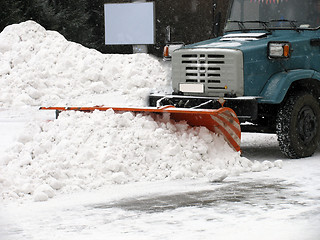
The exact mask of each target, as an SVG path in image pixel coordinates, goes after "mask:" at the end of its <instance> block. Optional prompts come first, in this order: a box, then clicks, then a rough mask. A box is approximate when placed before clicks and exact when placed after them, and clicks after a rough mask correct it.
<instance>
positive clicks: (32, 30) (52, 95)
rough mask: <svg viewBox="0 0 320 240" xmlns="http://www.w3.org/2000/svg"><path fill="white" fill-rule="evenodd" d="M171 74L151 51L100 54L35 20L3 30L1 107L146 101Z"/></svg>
mask: <svg viewBox="0 0 320 240" xmlns="http://www.w3.org/2000/svg"><path fill="white" fill-rule="evenodd" d="M167 72H168V71H167V70H166V68H165V67H164V66H163V65H161V62H159V61H158V60H157V59H155V58H153V57H152V56H150V55H147V54H135V55H114V54H112V55H111V54H109V55H108V54H101V53H100V52H98V51H96V50H93V49H88V48H85V47H83V46H82V45H80V44H77V43H73V42H69V41H67V40H66V39H65V38H64V37H63V36H62V35H61V34H59V33H57V32H54V31H46V30H45V29H44V28H43V27H42V26H40V25H39V24H37V23H35V22H33V21H27V22H24V23H21V24H16V25H11V26H8V27H6V28H5V29H4V30H3V31H2V32H1V34H0V78H1V81H0V88H1V95H0V107H11V106H15V107H16V106H40V105H46V106H49V105H63V106H64V105H76V104H77V105H88V106H89V105H92V104H95V105H103V104H105V105H108V104H109V102H108V100H109V99H108V96H106V95H110V94H111V93H115V94H117V95H122V96H124V97H125V102H126V103H127V105H137V104H138V105H143V104H145V99H146V97H147V96H148V94H149V92H150V89H151V88H155V89H160V88H161V87H163V86H165V85H166V77H167ZM99 95H100V96H101V97H100V98H97V96H99ZM122 104H123V103H122Z"/></svg>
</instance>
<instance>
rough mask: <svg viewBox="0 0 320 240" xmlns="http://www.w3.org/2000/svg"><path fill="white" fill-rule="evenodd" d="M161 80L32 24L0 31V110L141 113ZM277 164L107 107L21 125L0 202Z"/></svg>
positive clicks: (142, 60)
mask: <svg viewBox="0 0 320 240" xmlns="http://www.w3.org/2000/svg"><path fill="white" fill-rule="evenodd" d="M167 76H168V71H167V69H166V68H165V67H164V66H163V65H162V63H161V62H160V61H158V60H157V59H155V58H153V57H151V56H149V55H146V54H138V55H107V54H101V53H99V52H97V51H95V50H92V49H87V48H85V47H83V46H81V45H79V44H76V43H72V42H68V41H66V40H65V39H64V38H63V37H62V36H61V35H60V34H58V33H57V32H53V31H46V30H45V29H44V28H43V27H41V26H40V25H38V24H37V23H35V22H32V21H28V22H24V23H21V24H18V25H12V26H9V27H7V28H5V30H4V31H3V32H2V33H1V34H0V87H1V94H0V107H2V108H6V109H13V108H16V107H24V108H29V109H31V107H32V106H41V105H56V106H57V105H61V106H65V105H69V106H70V105H76V106H80V105H86V106H90V105H91V106H92V105H101V104H104V105H110V104H115V105H134V106H142V105H144V104H145V98H146V96H147V95H148V93H149V92H150V90H151V89H152V88H155V89H165V88H166V84H167V82H168V80H167V79H168V77H167ZM30 111H31V110H30ZM31 120H32V119H31ZM274 166H278V167H281V162H275V163H271V162H267V161H266V162H263V163H260V162H251V161H250V160H248V159H246V158H243V157H241V156H240V154H239V153H237V152H234V151H233V150H232V149H231V148H230V147H229V146H228V145H227V144H226V143H225V141H224V140H223V139H222V137H219V136H217V135H215V134H214V133H211V132H209V131H208V130H207V129H206V128H203V127H202V128H190V127H189V126H187V125H186V124H185V123H179V124H173V123H172V122H170V121H168V119H167V118H166V116H164V117H163V118H161V119H157V121H155V120H154V119H153V118H152V117H151V116H143V115H139V114H138V115H134V114H132V113H124V114H115V113H114V112H113V111H112V110H109V111H107V112H98V111H96V112H94V113H92V114H88V113H80V112H68V113H62V114H61V115H60V117H59V119H57V120H54V121H43V120H42V121H32V122H30V123H28V124H27V126H26V127H25V130H24V132H23V134H22V135H21V136H20V137H19V138H18V139H17V142H16V143H15V144H14V145H13V146H12V147H11V148H10V149H8V150H7V151H6V152H5V153H4V154H3V155H2V156H1V157H0V192H1V195H0V198H2V199H3V200H10V199H20V200H25V199H29V198H32V199H34V200H36V201H45V200H47V199H49V198H51V197H54V196H55V195H56V194H61V193H68V192H74V191H80V190H91V189H96V188H99V187H102V186H106V185H108V184H124V183H128V182H136V181H155V180H163V179H185V178H203V177H206V178H207V179H208V181H221V180H223V179H224V178H225V177H227V176H228V175H230V174H232V175H234V174H239V173H241V172H244V171H263V170H266V169H268V168H270V167H274Z"/></svg>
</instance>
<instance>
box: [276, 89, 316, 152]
mask: <svg viewBox="0 0 320 240" xmlns="http://www.w3.org/2000/svg"><path fill="white" fill-rule="evenodd" d="M276 133H277V136H278V142H279V146H280V150H281V152H282V153H284V154H285V155H286V156H287V157H289V158H304V157H309V156H311V155H313V154H314V152H315V151H316V150H317V148H318V146H319V142H320V106H319V102H318V101H317V99H316V98H315V97H314V96H313V95H311V94H309V93H305V92H303V93H297V94H295V95H291V96H289V97H288V99H287V100H286V101H285V102H284V104H283V105H282V106H281V107H280V109H279V111H278V115H277V121H276Z"/></svg>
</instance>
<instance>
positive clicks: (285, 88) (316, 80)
mask: <svg viewBox="0 0 320 240" xmlns="http://www.w3.org/2000/svg"><path fill="white" fill-rule="evenodd" d="M299 91H305V92H310V93H312V94H313V95H314V96H315V97H316V98H317V99H319V97H320V73H319V72H317V71H314V70H300V69H299V70H291V71H288V72H281V73H277V74H275V75H273V76H272V77H271V78H270V79H269V80H268V82H267V84H266V85H265V87H264V88H263V90H262V92H261V94H260V96H261V99H260V100H259V102H260V103H266V104H280V103H282V102H283V101H284V100H285V98H286V97H288V96H289V95H290V94H293V93H294V92H299Z"/></svg>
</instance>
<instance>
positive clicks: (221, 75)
mask: <svg viewBox="0 0 320 240" xmlns="http://www.w3.org/2000/svg"><path fill="white" fill-rule="evenodd" d="M242 62H243V60H242V53H241V52H240V51H237V50H228V49H209V50H208V49H181V50H179V51H176V52H175V55H173V65H172V66H173V72H172V81H173V87H174V90H177V91H178V92H179V84H180V83H194V84H197V83H201V84H203V85H204V93H202V94H203V95H207V96H223V95H224V94H225V93H232V94H237V95H239V96H240V95H243V72H242V71H243V67H242V65H243V63H242ZM175 88H176V89H175ZM186 94H187V93H186Z"/></svg>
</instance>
